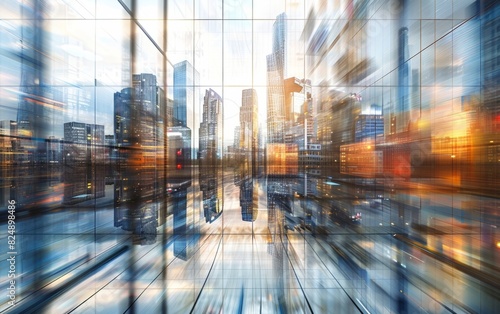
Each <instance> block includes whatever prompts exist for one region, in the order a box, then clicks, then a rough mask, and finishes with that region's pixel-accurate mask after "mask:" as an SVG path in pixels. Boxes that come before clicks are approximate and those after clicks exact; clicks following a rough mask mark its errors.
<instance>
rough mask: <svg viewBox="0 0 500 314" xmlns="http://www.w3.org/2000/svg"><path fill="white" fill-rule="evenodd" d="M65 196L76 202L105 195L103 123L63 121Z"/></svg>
mask: <svg viewBox="0 0 500 314" xmlns="http://www.w3.org/2000/svg"><path fill="white" fill-rule="evenodd" d="M63 156H64V173H63V177H64V199H63V202H64V203H65V204H76V203H79V202H83V201H86V200H89V199H95V198H100V197H104V186H105V184H104V183H105V171H104V169H105V155H104V126H103V125H96V124H85V123H80V122H68V123H65V124H64V154H63Z"/></svg>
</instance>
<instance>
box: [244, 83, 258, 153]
mask: <svg viewBox="0 0 500 314" xmlns="http://www.w3.org/2000/svg"><path fill="white" fill-rule="evenodd" d="M258 114H259V111H258V101H257V91H256V90H255V89H245V90H243V91H242V95H241V109H240V147H243V148H244V149H245V151H250V152H252V156H251V158H252V160H253V161H256V160H257V156H256V154H257V150H258V138H259V137H258V134H259V124H258Z"/></svg>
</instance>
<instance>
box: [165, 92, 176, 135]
mask: <svg viewBox="0 0 500 314" xmlns="http://www.w3.org/2000/svg"><path fill="white" fill-rule="evenodd" d="M166 110H167V111H166V118H165V119H166V120H165V126H166V127H167V128H168V127H171V126H174V100H173V99H170V98H167V101H166Z"/></svg>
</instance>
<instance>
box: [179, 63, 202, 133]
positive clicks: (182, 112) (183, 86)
mask: <svg viewBox="0 0 500 314" xmlns="http://www.w3.org/2000/svg"><path fill="white" fill-rule="evenodd" d="M199 81H200V74H199V73H198V71H196V70H195V69H194V68H193V66H192V65H191V63H189V62H188V61H186V60H185V61H182V62H179V63H177V64H175V65H174V126H183V127H188V126H191V125H194V120H193V117H192V113H190V112H189V108H192V106H193V105H195V104H197V101H198V95H197V92H196V90H197V86H198V85H199Z"/></svg>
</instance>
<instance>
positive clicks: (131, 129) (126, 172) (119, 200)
mask: <svg viewBox="0 0 500 314" xmlns="http://www.w3.org/2000/svg"><path fill="white" fill-rule="evenodd" d="M158 90H159V89H158V87H157V85H156V76H154V75H153V74H145V73H142V74H134V75H133V87H132V88H125V89H123V90H122V91H121V92H117V93H115V96H114V111H115V139H116V146H117V148H118V156H117V164H116V169H117V176H116V177H115V226H116V227H118V226H121V227H122V229H124V230H129V231H133V232H134V233H135V234H137V235H141V237H143V238H142V239H141V241H143V240H144V241H147V242H148V243H149V242H150V241H151V238H152V237H153V236H156V233H155V234H154V235H153V234H146V233H148V232H150V231H151V232H156V227H155V228H153V226H156V225H157V223H158V221H157V218H158V208H157V206H158V203H157V202H156V200H157V199H158V198H161V195H162V192H163V191H164V186H163V184H160V185H158V184H157V183H158V182H161V180H159V178H161V176H162V174H161V171H162V168H161V164H162V162H161V161H159V160H158V159H157V154H158V153H159V152H158V150H160V151H162V150H163V149H164V144H163V139H162V134H164V131H162V130H160V129H161V128H162V127H163V126H164V125H163V123H160V122H163V121H165V117H164V116H163V115H164V113H165V110H164V107H165V104H164V103H162V102H161V101H159V99H160V98H159V97H158ZM160 154H161V152H160Z"/></svg>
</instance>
